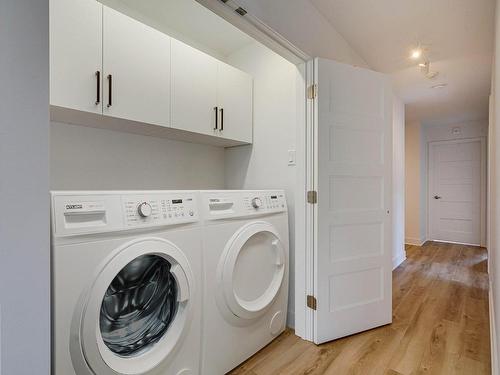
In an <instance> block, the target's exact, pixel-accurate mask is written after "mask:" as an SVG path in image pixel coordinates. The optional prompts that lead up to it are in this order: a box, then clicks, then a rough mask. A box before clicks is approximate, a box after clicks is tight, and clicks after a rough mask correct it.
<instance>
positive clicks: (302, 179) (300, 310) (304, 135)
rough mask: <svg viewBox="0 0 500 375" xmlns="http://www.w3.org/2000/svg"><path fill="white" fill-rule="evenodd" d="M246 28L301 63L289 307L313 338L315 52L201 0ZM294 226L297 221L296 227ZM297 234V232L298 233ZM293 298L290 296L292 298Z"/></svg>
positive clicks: (226, 6)
mask: <svg viewBox="0 0 500 375" xmlns="http://www.w3.org/2000/svg"><path fill="white" fill-rule="evenodd" d="M196 1H197V2H198V3H200V4H201V5H203V6H204V7H205V8H207V9H209V10H211V11H212V12H214V13H215V14H217V15H218V16H220V17H221V18H223V19H225V20H226V21H228V22H229V23H231V24H232V25H234V26H235V27H237V28H238V29H240V30H241V31H243V32H244V33H246V34H248V35H249V36H251V37H252V38H254V39H255V40H257V41H258V42H260V43H262V44H263V45H265V46H266V47H268V48H269V49H271V50H272V51H274V52H276V53H277V54H278V55H280V56H281V57H283V58H284V59H286V60H288V61H289V62H290V63H292V64H294V65H295V66H297V70H298V73H299V74H298V75H297V85H296V87H297V111H298V113H297V119H298V123H297V124H296V125H297V126H296V131H297V132H296V145H295V147H296V180H295V186H296V190H295V197H294V203H295V221H294V224H295V225H294V227H295V228H294V232H295V241H294V245H295V251H294V253H293V254H290V258H293V259H294V263H295V267H294V268H293V269H292V268H290V273H292V272H293V274H294V277H295V286H294V288H295V290H294V291H293V292H292V293H290V297H292V296H293V297H292V298H294V300H295V306H294V309H293V310H292V311H289V313H288V317H290V316H293V319H294V328H295V334H296V335H297V336H299V337H301V338H303V339H304V340H307V341H311V342H312V341H313V333H314V330H313V327H314V326H313V324H314V314H313V310H311V309H310V308H308V307H307V304H306V299H307V295H308V294H310V295H313V292H314V282H313V280H314V227H313V223H314V215H315V209H314V205H313V204H308V203H307V192H308V191H310V190H314V187H315V186H317V185H316V183H315V180H314V179H315V176H316V174H315V173H314V168H315V159H314V150H315V139H316V133H315V128H314V123H315V118H316V117H315V100H314V99H308V88H309V87H312V85H313V84H314V81H315V73H314V72H315V69H314V61H313V59H312V57H311V56H309V55H308V54H307V53H305V52H303V51H302V50H301V49H300V48H298V47H296V46H295V45H293V43H291V42H289V41H288V40H287V39H285V38H284V37H283V36H282V35H280V34H279V33H278V32H276V31H275V30H273V29H272V28H270V27H269V26H267V25H266V24H265V23H264V22H262V21H260V20H259V19H258V18H257V17H255V16H253V15H252V14H251V13H246V14H245V15H244V16H242V15H241V14H239V13H237V12H236V9H237V8H238V6H237V5H236V4H235V3H234V2H231V1H229V2H227V3H224V2H221V1H220V0H196ZM292 228H293V227H292ZM292 238H293V237H292ZM292 298H289V300H290V299H292Z"/></svg>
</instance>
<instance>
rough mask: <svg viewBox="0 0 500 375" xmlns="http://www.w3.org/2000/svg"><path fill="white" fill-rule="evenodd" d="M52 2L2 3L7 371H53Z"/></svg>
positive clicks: (2, 365) (1, 268) (2, 275)
mask: <svg viewBox="0 0 500 375" xmlns="http://www.w3.org/2000/svg"><path fill="white" fill-rule="evenodd" d="M48 10H49V4H48V0H26V1H19V0H2V1H1V2H0V25H1V27H0V28H1V32H0V50H1V51H2V52H1V58H0V82H1V86H2V89H1V91H0V114H1V116H0V176H1V177H0V206H1V207H2V215H1V218H0V319H1V322H0V327H1V331H0V373H2V374H5V375H33V374H37V375H38V374H40V375H44V374H46V375H48V374H49V373H50V246H49V195H48V191H49V177H48V176H49V151H48V147H49V112H48V111H49V107H48V103H49V80H48V79H49V44H48V43H49V36H48V31H49V25H48V23H49V15H48Z"/></svg>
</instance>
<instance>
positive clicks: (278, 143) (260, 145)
mask: <svg viewBox="0 0 500 375" xmlns="http://www.w3.org/2000/svg"><path fill="white" fill-rule="evenodd" d="M229 62H230V63H231V64H233V65H235V66H236V67H239V68H240V69H242V70H244V71H246V72H248V73H249V74H251V75H252V76H253V77H254V144H253V145H252V146H239V147H233V148H229V149H226V172H225V176H226V177H225V180H226V188H228V189H273V188H277V189H285V191H286V196H287V201H288V208H289V229H290V270H292V272H290V293H289V309H288V311H289V314H288V324H289V325H290V326H293V325H294V317H293V314H294V311H295V309H294V291H295V283H294V281H295V278H294V273H293V270H294V269H295V265H294V242H295V226H294V222H295V218H294V206H295V187H296V167H295V166H288V164H287V162H288V150H294V149H295V140H296V125H297V96H296V80H297V74H298V72H297V68H296V66H295V65H292V64H291V63H289V62H288V61H286V60H285V59H283V58H282V57H281V56H278V55H277V54H276V53H274V52H272V51H270V50H269V49H267V48H266V47H264V46H262V45H259V44H258V43H255V44H253V45H250V46H248V47H245V48H243V49H241V50H240V51H238V52H237V53H235V54H233V55H232V56H230V57H229Z"/></svg>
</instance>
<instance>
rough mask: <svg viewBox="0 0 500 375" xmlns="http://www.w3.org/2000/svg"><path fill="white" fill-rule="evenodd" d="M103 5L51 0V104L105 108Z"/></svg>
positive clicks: (96, 110) (89, 109)
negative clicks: (103, 98)
mask: <svg viewBox="0 0 500 375" xmlns="http://www.w3.org/2000/svg"><path fill="white" fill-rule="evenodd" d="M102 7H103V6H102V5H101V4H100V3H98V2H97V1H96V0H78V1H69V0H51V1H50V104H52V105H56V106H61V107H67V108H73V109H78V110H82V111H87V112H94V113H101V112H102V104H101V102H102V101H101V99H102V95H99V94H102V93H98V90H101V86H100V84H99V82H98V79H99V78H102ZM96 72H99V74H100V75H101V77H98V76H97V74H96ZM98 96H100V98H98Z"/></svg>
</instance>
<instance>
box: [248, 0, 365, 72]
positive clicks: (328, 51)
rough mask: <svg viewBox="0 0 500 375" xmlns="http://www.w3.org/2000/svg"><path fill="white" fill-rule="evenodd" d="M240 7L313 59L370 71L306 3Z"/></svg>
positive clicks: (288, 0) (255, 2)
mask: <svg viewBox="0 0 500 375" xmlns="http://www.w3.org/2000/svg"><path fill="white" fill-rule="evenodd" d="M238 3H239V4H241V5H242V6H243V7H244V8H245V9H246V10H247V11H248V12H249V13H251V14H252V15H254V16H255V17H257V18H258V19H259V20H260V21H262V22H263V23H265V24H266V25H268V26H269V27H271V28H273V29H274V30H275V31H277V32H278V33H279V34H280V35H282V36H283V37H284V38H285V39H287V40H288V41H289V42H291V43H292V44H293V45H295V46H296V47H297V48H299V49H301V50H302V51H303V52H305V53H307V54H308V55H309V56H311V57H323V58H326V59H332V60H336V61H340V62H344V63H347V64H352V65H357V66H361V67H368V65H367V63H366V62H365V61H364V60H363V59H362V58H361V57H360V56H359V55H358V53H357V52H356V51H354V50H353V49H352V48H351V46H350V45H349V44H348V43H347V41H346V40H345V39H344V38H343V37H342V35H340V34H339V33H338V32H337V30H335V28H334V26H332V25H331V24H330V23H329V22H328V21H327V20H326V18H325V17H324V16H323V15H322V14H321V13H320V12H318V10H317V9H316V8H315V7H314V6H313V5H312V4H311V3H310V2H309V1H307V0H273V1H269V0H238Z"/></svg>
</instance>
